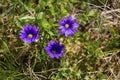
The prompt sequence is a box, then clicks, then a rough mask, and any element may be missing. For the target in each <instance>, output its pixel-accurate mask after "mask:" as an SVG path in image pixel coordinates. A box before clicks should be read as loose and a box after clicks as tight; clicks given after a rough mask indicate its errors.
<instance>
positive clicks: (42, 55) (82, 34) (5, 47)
mask: <svg viewBox="0 0 120 80" xmlns="http://www.w3.org/2000/svg"><path fill="white" fill-rule="evenodd" d="M113 1H114V0H113ZM115 4H117V6H118V3H115ZM105 6H107V7H105ZM112 10H116V9H115V7H112V4H111V2H110V1H109V0H102V1H100V0H96V1H94V0H91V1H89V0H81V1H80V0H1V1H0V80H46V79H50V80H96V79H98V80H103V79H108V80H112V79H120V71H119V69H120V60H119V59H120V21H119V17H118V16H120V10H118V11H112ZM107 11H108V12H109V11H111V12H109V13H107ZM69 15H72V16H73V17H75V18H76V19H77V23H78V24H79V25H80V26H79V28H78V32H77V33H75V35H74V37H68V38H65V37H64V36H63V35H59V31H58V27H59V24H58V21H59V20H61V19H62V18H63V17H67V16H69ZM111 16H112V17H113V18H111ZM29 23H31V24H32V25H37V26H38V27H39V30H40V39H39V40H38V41H37V42H35V43H32V44H30V45H28V44H26V43H24V42H22V40H21V39H20V38H19V34H20V32H19V31H20V30H21V29H22V26H23V25H24V24H29ZM52 39H54V40H57V41H60V42H61V43H62V44H64V46H65V49H64V57H62V58H59V59H51V58H50V57H49V55H48V54H47V52H46V51H45V50H44V47H45V46H46V44H47V43H48V42H49V41H50V40H52Z"/></svg>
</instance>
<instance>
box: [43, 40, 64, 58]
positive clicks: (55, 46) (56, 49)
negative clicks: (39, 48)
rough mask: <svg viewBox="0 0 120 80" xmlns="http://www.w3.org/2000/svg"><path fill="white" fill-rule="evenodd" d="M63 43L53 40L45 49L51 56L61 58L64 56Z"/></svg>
mask: <svg viewBox="0 0 120 80" xmlns="http://www.w3.org/2000/svg"><path fill="white" fill-rule="evenodd" d="M63 48H64V46H63V45H60V43H59V42H55V41H54V40H51V41H50V42H49V43H48V45H47V46H46V48H45V50H46V51H47V52H48V54H49V55H50V58H57V59H58V58H59V57H62V56H63Z"/></svg>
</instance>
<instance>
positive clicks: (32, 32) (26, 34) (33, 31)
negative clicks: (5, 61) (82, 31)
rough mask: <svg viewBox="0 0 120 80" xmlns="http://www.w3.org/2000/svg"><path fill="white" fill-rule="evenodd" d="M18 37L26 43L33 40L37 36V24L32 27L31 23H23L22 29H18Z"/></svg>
mask: <svg viewBox="0 0 120 80" xmlns="http://www.w3.org/2000/svg"><path fill="white" fill-rule="evenodd" d="M20 38H21V39H22V40H23V41H24V42H26V43H28V44H31V43H32V42H35V41H36V40H37V39H38V38H39V31H38V28H37V26H34V27H32V25H31V24H29V25H23V30H20Z"/></svg>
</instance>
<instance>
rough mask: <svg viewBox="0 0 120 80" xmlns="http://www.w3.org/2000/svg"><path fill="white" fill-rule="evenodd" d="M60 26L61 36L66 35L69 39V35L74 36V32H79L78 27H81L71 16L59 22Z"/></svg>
mask: <svg viewBox="0 0 120 80" xmlns="http://www.w3.org/2000/svg"><path fill="white" fill-rule="evenodd" d="M59 24H60V27H59V31H60V34H65V36H66V37H68V35H70V36H74V32H77V27H78V26H79V25H78V24H77V23H76V19H72V17H71V16H69V17H67V18H63V19H62V20H61V21H59Z"/></svg>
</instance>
